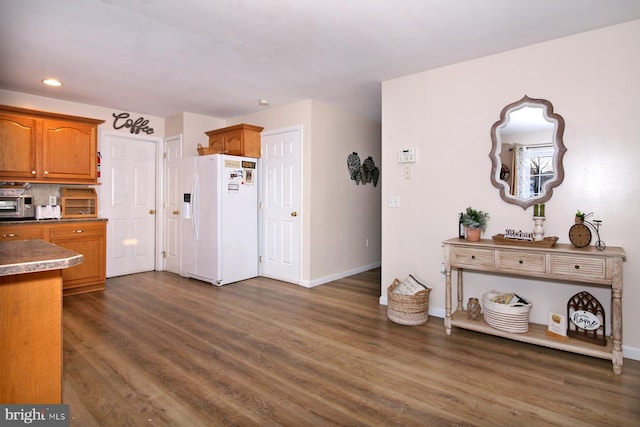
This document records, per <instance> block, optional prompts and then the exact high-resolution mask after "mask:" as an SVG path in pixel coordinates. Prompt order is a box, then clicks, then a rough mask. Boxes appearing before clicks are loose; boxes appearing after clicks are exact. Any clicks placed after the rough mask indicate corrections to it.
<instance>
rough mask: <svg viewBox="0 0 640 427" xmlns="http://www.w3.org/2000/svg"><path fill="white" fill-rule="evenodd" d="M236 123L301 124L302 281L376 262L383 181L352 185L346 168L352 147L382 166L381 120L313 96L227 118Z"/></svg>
mask: <svg viewBox="0 0 640 427" xmlns="http://www.w3.org/2000/svg"><path fill="white" fill-rule="evenodd" d="M236 123H250V124H254V125H258V126H263V127H264V128H265V131H268V130H274V129H280V128H286V127H290V126H297V125H302V140H303V142H302V144H303V147H302V156H303V165H302V176H303V185H302V194H303V195H302V207H303V209H302V215H303V239H302V246H303V249H302V282H303V284H304V285H306V286H314V285H317V284H321V283H325V282H327V281H330V280H333V279H335V278H339V277H344V276H348V275H350V274H353V273H355V272H359V271H364V270H367V269H369V268H372V267H376V266H378V265H379V264H380V221H381V217H380V195H381V185H380V183H378V186H377V187H373V185H371V184H367V185H365V186H363V185H356V184H355V182H354V181H351V180H350V178H349V173H348V170H347V156H348V155H349V154H350V153H351V152H352V151H356V152H358V154H359V155H360V157H361V160H364V159H365V158H366V157H368V156H371V157H372V158H373V159H374V161H375V162H376V165H377V166H378V167H380V160H381V159H380V123H378V122H376V121H373V120H369V119H365V118H361V117H359V116H356V115H353V114H351V113H349V112H346V111H344V110H341V109H338V108H335V107H333V106H330V105H327V104H324V103H321V102H318V101H315V100H306V101H301V102H297V103H293V104H289V105H286V106H283V107H273V108H269V109H265V110H263V111H260V112H258V113H255V114H250V115H247V116H242V117H235V118H233V119H231V120H229V121H228V123H227V124H228V125H232V124H236ZM381 176H382V177H383V176H384V173H383V172H382V173H381ZM381 179H383V178H381ZM367 239H368V240H369V246H368V247H367V246H366V240H367Z"/></svg>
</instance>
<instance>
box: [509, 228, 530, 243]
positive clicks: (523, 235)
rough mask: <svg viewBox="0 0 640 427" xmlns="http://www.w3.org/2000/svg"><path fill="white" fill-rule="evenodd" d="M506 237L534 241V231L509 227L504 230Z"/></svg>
mask: <svg viewBox="0 0 640 427" xmlns="http://www.w3.org/2000/svg"><path fill="white" fill-rule="evenodd" d="M504 238H505V239H513V240H525V241H528V242H533V233H529V232H527V231H522V230H518V231H516V230H511V229H507V230H505V232H504Z"/></svg>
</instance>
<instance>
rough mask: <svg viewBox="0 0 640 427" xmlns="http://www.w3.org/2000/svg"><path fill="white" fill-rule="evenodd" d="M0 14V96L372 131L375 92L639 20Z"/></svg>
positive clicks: (150, 9) (598, 12) (247, 11)
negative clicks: (348, 116) (313, 107)
mask: <svg viewBox="0 0 640 427" xmlns="http://www.w3.org/2000/svg"><path fill="white" fill-rule="evenodd" d="M0 2H1V3H2V4H1V6H2V8H1V9H0V10H1V15H2V16H1V17H0V88H2V89H6V90H10V91H16V92H22V93H28V94H34V95H39V96H45V97H52V98H59V99H64V100H68V101H75V102H80V103H85V104H90V105H97V106H102V107H108V108H115V109H119V110H122V111H130V112H137V113H143V114H149V115H154V116H160V117H168V116H171V115H173V114H176V113H179V112H191V113H197V114H202V115H207V116H213V117H219V118H223V119H224V118H230V117H234V116H238V115H243V114H248V113H251V112H255V111H257V110H259V109H262V108H269V107H260V106H258V100H259V99H267V100H269V101H270V105H271V106H276V105H283V104H288V103H291V102H295V101H300V100H304V99H317V100H320V101H323V102H326V103H329V104H332V105H336V106H339V107H342V108H345V109H348V110H352V111H354V112H356V113H358V114H361V115H363V116H366V117H371V118H375V119H380V111H381V93H380V88H381V82H382V81H384V80H388V79H392V78H395V77H400V76H405V75H408V74H412V73H416V72H420V71H426V70H429V69H433V68H436V67H441V66H444V65H448V64H453V63H457V62H461V61H465V60H469V59H473V58H478V57H482V56H486V55H490V54H493V53H498V52H502V51H506V50H510V49H514V48H518V47H521V46H526V45H529V44H533V43H538V42H542V41H546V40H551V39H555V38H559V37H563V36H567V35H571V34H576V33H580V32H584V31H589V30H592V29H596V28H600V27H604V26H608V25H613V24H617V23H622V22H626V21H630V20H634V19H640V1H638V0H562V1H560V0H482V1H479V0H259V1H258V0H256V1H247V0H64V1H52V0H20V1H17V0H0ZM47 77H55V78H58V79H60V80H62V81H63V82H64V85H63V86H62V87H60V88H48V87H45V86H43V85H42V84H41V83H40V82H41V80H42V79H43V78H47Z"/></svg>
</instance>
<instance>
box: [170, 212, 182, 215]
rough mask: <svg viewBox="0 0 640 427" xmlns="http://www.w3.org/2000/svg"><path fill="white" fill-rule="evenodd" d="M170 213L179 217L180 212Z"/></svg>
mask: <svg viewBox="0 0 640 427" xmlns="http://www.w3.org/2000/svg"><path fill="white" fill-rule="evenodd" d="M171 213H172V214H174V215H180V211H173V212H171Z"/></svg>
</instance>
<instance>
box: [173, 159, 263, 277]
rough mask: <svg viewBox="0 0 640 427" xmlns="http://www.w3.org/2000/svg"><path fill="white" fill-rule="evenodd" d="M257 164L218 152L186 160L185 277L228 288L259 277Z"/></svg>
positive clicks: (182, 252)
mask: <svg viewBox="0 0 640 427" xmlns="http://www.w3.org/2000/svg"><path fill="white" fill-rule="evenodd" d="M257 177H258V175H257V160H256V159H253V158H248V157H239V156H228V155H224V154H213V155H208V156H197V157H193V158H188V159H184V160H183V162H182V180H181V181H182V196H183V206H182V210H181V221H180V227H181V228H180V235H181V238H180V240H181V242H180V272H181V275H182V276H185V277H191V278H194V279H198V280H202V281H205V282H208V283H211V284H214V285H218V286H221V285H226V284H229V283H233V282H237V281H239V280H244V279H249V278H251V277H256V276H257V275H258V187H257V182H256V179H257Z"/></svg>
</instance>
